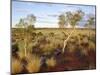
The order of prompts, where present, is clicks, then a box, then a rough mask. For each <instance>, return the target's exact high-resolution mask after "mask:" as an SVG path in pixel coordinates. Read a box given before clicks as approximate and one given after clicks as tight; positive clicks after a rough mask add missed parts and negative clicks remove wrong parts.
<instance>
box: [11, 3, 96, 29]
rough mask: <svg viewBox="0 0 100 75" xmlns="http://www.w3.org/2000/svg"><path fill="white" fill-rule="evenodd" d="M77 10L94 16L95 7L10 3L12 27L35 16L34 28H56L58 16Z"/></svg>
mask: <svg viewBox="0 0 100 75" xmlns="http://www.w3.org/2000/svg"><path fill="white" fill-rule="evenodd" d="M78 9H81V10H82V11H83V12H85V14H87V15H88V14H93V15H95V6H82V5H67V4H66V5H65V4H51V3H36V2H21V1H12V27H14V26H15V24H16V23H18V22H19V20H20V18H25V17H26V16H27V15H28V14H34V15H35V16H36V18H37V21H36V23H35V27H41V28H42V27H50V28H52V27H58V24H57V23H58V15H60V14H61V13H64V12H67V11H76V10H78Z"/></svg>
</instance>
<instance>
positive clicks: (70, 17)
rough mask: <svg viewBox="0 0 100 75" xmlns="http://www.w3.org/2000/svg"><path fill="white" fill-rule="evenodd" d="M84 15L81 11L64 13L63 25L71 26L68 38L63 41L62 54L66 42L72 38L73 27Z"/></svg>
mask: <svg viewBox="0 0 100 75" xmlns="http://www.w3.org/2000/svg"><path fill="white" fill-rule="evenodd" d="M83 15H84V13H83V12H82V11H81V10H77V11H75V12H66V14H65V16H64V17H65V19H66V20H65V23H64V25H68V24H70V25H71V26H72V28H73V29H72V31H71V32H70V34H68V37H67V38H66V39H65V40H64V46H63V48H62V53H64V50H65V47H66V45H67V42H68V40H69V38H70V37H71V36H72V34H73V33H74V32H75V26H76V25H77V24H78V22H79V21H81V20H82V18H83Z"/></svg>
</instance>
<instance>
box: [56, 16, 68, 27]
mask: <svg viewBox="0 0 100 75" xmlns="http://www.w3.org/2000/svg"><path fill="white" fill-rule="evenodd" d="M58 20H59V22H58V24H59V28H64V26H65V23H66V17H65V15H64V14H61V15H59V18H58Z"/></svg>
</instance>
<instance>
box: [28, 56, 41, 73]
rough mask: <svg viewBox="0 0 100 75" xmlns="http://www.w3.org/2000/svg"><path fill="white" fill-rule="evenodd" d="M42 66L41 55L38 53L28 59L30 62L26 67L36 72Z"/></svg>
mask: <svg viewBox="0 0 100 75" xmlns="http://www.w3.org/2000/svg"><path fill="white" fill-rule="evenodd" d="M31 58H32V59H31ZM40 66H41V60H40V57H39V56H37V55H33V57H30V60H29V59H28V64H27V66H26V68H27V70H28V71H29V72H30V73H34V72H39V70H40Z"/></svg>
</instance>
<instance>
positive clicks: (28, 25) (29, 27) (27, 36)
mask: <svg viewBox="0 0 100 75" xmlns="http://www.w3.org/2000/svg"><path fill="white" fill-rule="evenodd" d="M35 22H36V17H35V16H34V15H33V14H30V15H28V16H27V17H26V18H23V19H22V18H21V19H20V21H19V23H18V24H16V27H17V28H18V30H20V29H22V31H21V32H19V33H23V35H22V34H21V35H20V36H23V38H20V39H23V40H19V44H20V45H19V46H20V47H23V48H21V49H24V54H25V56H26V55H27V49H29V47H28V46H29V42H30V41H32V40H31V38H32V35H31V34H32V31H33V27H34V23H35Z"/></svg>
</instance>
